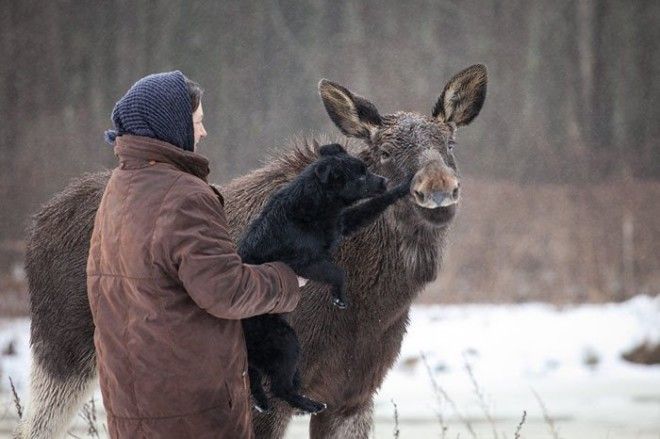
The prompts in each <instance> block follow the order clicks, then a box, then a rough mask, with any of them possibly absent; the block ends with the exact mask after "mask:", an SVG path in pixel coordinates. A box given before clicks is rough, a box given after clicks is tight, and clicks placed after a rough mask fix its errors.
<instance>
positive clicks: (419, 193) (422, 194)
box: [413, 191, 424, 202]
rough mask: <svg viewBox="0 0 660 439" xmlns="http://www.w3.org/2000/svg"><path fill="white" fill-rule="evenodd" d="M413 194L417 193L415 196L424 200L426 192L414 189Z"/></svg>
mask: <svg viewBox="0 0 660 439" xmlns="http://www.w3.org/2000/svg"><path fill="white" fill-rule="evenodd" d="M413 194H414V195H415V198H417V201H419V202H423V201H424V193H422V192H420V191H413Z"/></svg>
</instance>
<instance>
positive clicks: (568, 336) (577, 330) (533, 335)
mask: <svg viewBox="0 0 660 439" xmlns="http://www.w3.org/2000/svg"><path fill="white" fill-rule="evenodd" d="M28 329H29V322H28V321H27V320H25V319H19V320H4V321H0V349H2V351H3V354H2V357H0V373H1V376H2V384H1V390H2V393H1V395H2V399H1V400H0V402H1V405H0V437H9V431H10V429H11V427H12V426H13V424H14V423H15V415H14V410H13V405H12V403H11V400H10V397H9V394H8V388H9V381H8V376H11V377H12V378H13V380H14V382H15V384H16V386H17V390H18V392H19V394H20V396H21V398H22V399H23V400H24V401H25V400H27V395H26V392H27V387H26V383H27V380H28V369H29V355H28V350H27V347H28V333H29V332H28ZM645 340H647V341H649V342H655V343H658V342H660V297H656V298H649V297H645V296H640V297H636V298H634V299H632V300H629V301H627V302H625V303H620V304H604V305H581V306H574V307H566V308H563V309H558V308H555V307H552V306H549V305H541V304H525V305H457V306H432V307H421V306H418V307H414V308H413V311H412V316H411V324H410V327H409V330H408V334H407V336H406V338H405V341H404V344H403V348H402V351H401V356H400V358H399V361H398V363H397V365H396V366H395V367H394V369H393V370H392V371H391V372H390V374H389V375H388V377H387V379H386V381H385V383H384V385H383V387H382V388H381V390H380V392H379V393H378V395H377V397H376V414H375V416H376V425H375V429H374V436H375V437H377V438H392V437H395V433H394V430H395V422H394V405H393V402H394V403H395V404H396V406H397V414H398V424H397V425H398V430H399V437H400V438H414V439H417V438H430V437H438V438H439V437H447V438H456V437H460V438H471V437H477V438H494V437H499V438H505V437H506V438H513V437H514V432H515V430H516V427H517V426H518V424H519V422H520V420H521V417H522V415H523V411H526V420H525V423H524V425H522V427H521V434H520V437H523V438H544V437H547V438H552V437H562V438H585V439H589V438H602V439H606V438H612V439H614V438H655V439H657V438H660V366H657V365H656V366H640V365H635V364H630V363H627V362H625V361H624V360H622V358H621V354H622V353H623V352H626V351H628V350H629V349H630V348H632V347H634V346H636V345H638V344H639V343H641V342H643V341H645ZM12 342H13V349H12V348H8V346H9V345H10V343H12ZM12 350H13V351H15V353H12V352H11V351H12ZM433 381H434V382H435V385H434V384H433ZM99 397H100V396H99V395H98V392H97V398H99ZM542 407H545V408H542ZM545 418H550V421H548V420H547V419H545ZM306 422H307V418H306V417H298V418H296V419H295V420H294V422H293V423H292V425H291V428H290V429H289V431H288V434H287V438H289V439H298V438H303V437H306V436H307V435H306ZM77 424H78V425H77V427H76V428H75V429H74V430H73V432H74V433H75V435H76V436H78V437H88V436H87V435H86V433H85V430H84V428H83V422H82V419H78V421H77ZM443 429H444V432H445V434H444V435H443ZM552 429H554V430H555V432H554V433H553V432H552V431H551V430H552Z"/></svg>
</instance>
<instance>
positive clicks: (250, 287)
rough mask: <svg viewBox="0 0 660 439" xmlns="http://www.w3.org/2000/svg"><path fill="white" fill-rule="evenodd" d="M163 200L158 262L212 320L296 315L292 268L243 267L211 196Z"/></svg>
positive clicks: (155, 251) (281, 265)
mask: <svg viewBox="0 0 660 439" xmlns="http://www.w3.org/2000/svg"><path fill="white" fill-rule="evenodd" d="M181 198H183V199H182V200H179V201H177V202H164V207H163V209H162V211H161V213H160V215H159V219H158V221H157V225H156V227H155V230H154V240H153V246H152V252H153V253H152V254H153V257H154V262H155V263H156V264H159V265H161V266H162V267H163V268H164V269H165V270H166V271H169V272H170V273H171V274H173V275H174V276H175V277H177V278H178V279H179V281H180V282H181V283H182V284H183V287H184V288H185V289H186V291H187V292H188V294H189V295H190V297H191V298H192V299H193V300H194V301H195V303H197V305H199V307H201V308H203V309H204V310H206V311H207V312H208V313H209V314H212V315H213V316H216V317H219V318H223V319H243V318H247V317H252V316H255V315H258V314H268V313H282V312H289V311H292V310H293V309H294V308H295V307H296V305H297V304H298V301H299V300H300V288H299V287H298V278H297V276H296V274H295V273H294V272H293V270H291V268H289V266H288V265H286V264H284V263H282V262H272V263H266V264H261V265H250V264H244V263H243V262H242V261H241V258H240V256H239V255H238V254H237V253H236V246H235V244H234V243H233V241H232V239H231V236H230V235H229V229H228V225H227V220H226V218H225V213H224V209H223V207H222V205H221V204H220V201H219V200H218V198H217V197H216V196H215V195H214V194H213V193H212V192H208V193H206V192H197V193H194V194H192V195H187V196H185V197H181Z"/></svg>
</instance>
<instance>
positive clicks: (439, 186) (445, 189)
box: [411, 160, 460, 209]
mask: <svg viewBox="0 0 660 439" xmlns="http://www.w3.org/2000/svg"><path fill="white" fill-rule="evenodd" d="M459 187H460V182H459V180H458V176H457V175H456V172H455V171H454V170H453V169H451V168H450V167H449V166H447V165H446V164H445V163H444V161H443V160H433V161H431V162H428V163H426V164H425V165H424V166H423V167H422V168H421V169H420V170H419V171H418V172H417V173H416V174H415V177H414V178H413V181H412V187H411V192H412V194H413V197H414V199H415V203H417V205H419V206H420V207H424V208H426V209H435V208H438V207H449V206H452V205H454V204H456V203H458V197H459Z"/></svg>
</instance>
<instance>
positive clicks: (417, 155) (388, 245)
mask: <svg viewBox="0 0 660 439" xmlns="http://www.w3.org/2000/svg"><path fill="white" fill-rule="evenodd" d="M486 84H487V74H486V68H485V67H484V66H483V65H480V64H477V65H473V66H471V67H469V68H467V69H465V70H463V71H461V72H459V73H458V74H456V75H455V76H454V77H453V78H452V79H450V80H449V82H448V83H447V84H446V85H445V87H444V89H443V90H442V93H441V94H440V97H439V99H438V100H437V102H436V104H435V106H434V107H433V110H432V112H431V114H430V115H423V114H420V113H414V112H403V111H400V112H395V113H392V114H387V115H381V114H380V113H379V112H378V110H377V109H376V107H375V106H374V105H373V104H372V103H371V102H369V101H368V100H367V99H365V98H363V97H361V96H358V95H356V94H354V93H352V92H351V91H349V90H348V89H347V88H345V87H342V86H340V85H338V84H335V83H333V82H331V81H328V80H325V79H324V80H321V81H320V83H319V93H320V96H321V99H322V101H323V104H324V106H325V109H326V110H327V112H328V115H329V116H330V118H331V119H332V121H333V122H334V124H335V125H336V126H337V127H338V128H339V130H340V131H341V132H342V133H343V134H344V135H345V136H347V137H349V138H354V139H358V140H359V142H355V143H357V144H355V143H350V145H349V149H350V150H352V151H351V152H353V153H354V154H355V155H356V156H357V157H359V158H360V159H361V160H363V161H364V163H365V164H366V165H367V167H368V169H369V170H370V171H372V172H374V173H376V174H379V175H382V176H384V177H386V178H387V179H388V180H389V181H390V182H391V184H393V185H398V184H401V183H402V182H403V181H404V179H405V178H407V176H408V175H409V174H413V175H414V177H413V179H412V183H411V189H410V196H408V197H406V198H404V199H402V200H401V201H399V202H398V203H397V204H395V205H393V206H392V207H391V208H389V209H388V210H387V211H386V212H385V213H384V214H383V215H382V216H381V217H379V218H378V219H377V220H376V221H375V222H373V223H372V224H370V225H369V226H367V227H365V228H364V229H362V230H360V231H359V232H358V233H356V234H354V235H352V236H350V237H348V238H347V239H345V240H344V241H343V242H342V243H341V245H340V247H339V248H338V249H337V251H336V254H335V262H336V263H337V265H339V266H340V267H342V268H343V269H344V270H345V271H346V292H347V298H348V300H349V302H350V304H351V306H350V307H349V308H348V309H346V310H344V311H341V312H338V311H337V308H336V307H335V306H333V305H332V304H331V303H330V301H328V300H327V298H328V294H329V290H328V288H329V287H328V286H327V285H326V284H321V283H316V282H309V283H308V284H307V285H306V286H305V287H304V289H303V292H302V299H301V301H300V303H299V305H298V308H297V309H296V310H295V311H294V312H293V313H291V314H289V315H288V316H287V318H288V322H289V324H290V325H291V326H292V327H293V328H294V330H295V331H296V333H297V334H298V336H299V340H300V347H301V352H300V360H299V367H300V385H301V392H302V393H304V394H305V395H307V396H309V397H310V398H314V399H316V400H319V401H324V402H326V403H327V406H328V407H327V409H326V410H325V411H323V412H322V413H320V414H318V415H315V416H313V417H312V418H311V420H310V427H309V428H310V430H309V431H310V437H312V438H367V437H368V435H369V432H370V431H371V424H372V422H373V420H372V412H373V395H374V393H375V391H376V390H377V389H378V388H379V387H380V385H381V384H382V382H383V379H384V378H385V375H386V373H387V371H388V370H389V369H390V368H391V367H392V365H393V363H394V361H395V360H396V358H397V356H398V353H399V350H400V347H401V342H402V340H403V336H404V333H405V331H406V325H407V323H408V314H409V310H410V306H411V304H412V302H413V300H414V299H415V297H416V296H417V294H418V293H419V292H420V291H421V290H422V289H423V288H424V286H425V285H426V284H427V283H429V282H431V281H432V280H433V279H435V277H436V275H437V273H438V270H439V265H440V263H441V256H442V250H443V246H444V242H445V240H446V236H447V234H448V230H449V227H448V226H449V225H450V223H451V221H452V219H453V218H454V216H455V213H456V210H457V206H458V203H459V200H460V177H459V173H458V169H457V166H456V162H455V159H454V155H453V149H454V148H455V145H456V131H457V129H458V127H461V126H465V125H467V124H469V123H470V122H472V120H473V119H474V118H475V117H476V116H477V115H478V114H479V112H480V110H481V108H482V106H483V103H484V101H485V98H486ZM342 143H345V142H342ZM314 145H315V142H313V141H308V140H298V141H295V142H292V145H290V148H289V149H288V150H286V151H283V152H281V153H280V154H279V155H278V156H277V157H274V158H273V160H272V161H270V162H269V163H268V164H266V165H265V166H263V167H262V168H260V169H257V170H254V171H252V172H250V173H248V174H247V175H244V176H241V177H238V178H236V179H234V180H232V181H230V182H229V183H228V184H227V185H225V186H222V187H218V189H219V191H220V192H221V193H222V194H223V196H224V197H225V200H226V215H227V219H228V222H229V226H230V228H231V231H232V237H233V239H234V240H238V238H239V237H240V236H241V233H242V232H243V231H244V230H245V228H246V227H247V224H249V223H250V221H251V220H252V219H254V218H255V217H256V216H257V215H258V213H259V212H260V211H261V209H262V208H263V206H264V204H265V203H266V200H267V199H268V198H269V197H270V196H271V195H272V194H273V193H274V192H275V191H277V190H278V189H279V188H280V187H282V186H283V185H285V184H286V183H287V182H289V181H291V180H293V179H294V178H295V177H296V176H297V175H298V174H299V173H300V172H301V171H302V170H303V169H304V168H305V167H306V166H308V165H309V164H310V163H312V162H313V161H315V160H317V159H318V156H319V151H318V148H316V147H315V146H314ZM109 176H110V172H109V171H102V172H98V173H93V174H87V175H84V176H82V177H80V178H79V179H76V180H74V181H73V182H72V183H71V184H69V186H68V187H66V188H65V189H64V190H63V191H62V192H60V193H59V194H57V195H55V196H54V197H53V198H52V199H51V200H50V201H49V202H48V203H47V204H45V205H44V206H43V207H42V208H41V210H40V211H39V212H37V213H36V214H35V216H34V218H33V222H32V224H31V225H30V228H29V231H28V234H29V236H28V242H27V251H26V261H25V264H26V273H27V278H28V287H29V293H30V313H31V317H32V324H31V354H32V369H31V382H30V402H29V404H28V407H27V411H26V413H25V415H24V416H23V419H22V421H21V423H20V424H19V426H18V427H17V430H16V432H15V436H16V437H20V438H44V437H61V436H63V435H64V434H65V432H66V429H67V427H68V424H69V422H70V421H71V419H72V417H73V416H74V415H75V413H76V411H77V410H78V408H79V407H80V405H81V404H82V403H83V401H84V400H85V398H86V397H88V395H89V393H90V392H91V391H92V390H93V388H94V385H95V381H96V379H97V369H96V356H95V351H94V342H93V335H94V324H93V321H92V315H91V311H90V307H89V303H88V299H87V290H86V275H85V269H86V261H87V254H88V251H89V240H90V237H91V233H92V229H93V225H94V217H95V214H96V210H97V208H98V206H99V204H100V200H101V196H102V194H103V191H104V188H105V185H106V183H107V181H108V179H109ZM292 415H293V409H292V408H291V407H290V406H289V405H288V404H286V403H284V402H282V401H279V400H278V401H275V402H274V404H273V410H271V411H270V412H269V413H257V412H255V413H254V416H253V423H254V431H255V434H256V436H257V437H260V438H280V437H282V436H283V435H284V432H285V430H286V428H287V425H288V423H289V420H290V419H291V416H292Z"/></svg>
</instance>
